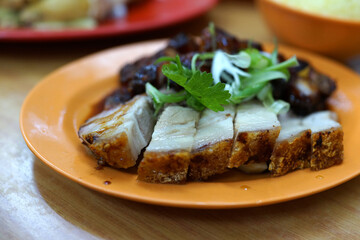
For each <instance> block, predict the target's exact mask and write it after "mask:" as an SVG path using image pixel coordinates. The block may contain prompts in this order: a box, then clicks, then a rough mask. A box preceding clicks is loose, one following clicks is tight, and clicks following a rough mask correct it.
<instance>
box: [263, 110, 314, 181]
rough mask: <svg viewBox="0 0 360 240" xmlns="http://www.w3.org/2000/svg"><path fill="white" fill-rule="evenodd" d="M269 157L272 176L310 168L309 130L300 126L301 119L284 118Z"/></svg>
mask: <svg viewBox="0 0 360 240" xmlns="http://www.w3.org/2000/svg"><path fill="white" fill-rule="evenodd" d="M280 123H281V131H280V134H279V137H278V138H277V140H276V144H275V146H274V150H273V152H272V155H271V157H270V160H271V161H270V164H269V171H270V174H271V175H272V176H282V175H285V174H286V173H288V172H290V171H293V170H295V169H304V168H308V167H310V158H311V130H310V129H309V128H308V127H306V126H303V125H302V119H301V118H297V117H292V118H285V119H284V120H281V121H280Z"/></svg>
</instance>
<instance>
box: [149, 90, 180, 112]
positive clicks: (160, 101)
mask: <svg viewBox="0 0 360 240" xmlns="http://www.w3.org/2000/svg"><path fill="white" fill-rule="evenodd" d="M145 87H146V94H147V95H148V96H150V97H151V98H152V99H153V102H154V108H155V115H157V114H158V112H159V111H160V109H161V108H162V107H163V106H164V104H165V103H177V102H181V101H184V100H185V99H186V95H185V92H184V91H181V92H178V93H171V94H165V93H162V92H160V91H159V90H157V89H156V88H155V87H154V86H153V85H151V84H150V83H146V85H145Z"/></svg>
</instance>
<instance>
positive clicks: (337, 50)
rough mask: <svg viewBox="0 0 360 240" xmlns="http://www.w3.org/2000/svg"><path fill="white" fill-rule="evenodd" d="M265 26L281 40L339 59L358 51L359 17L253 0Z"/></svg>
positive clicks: (359, 40) (359, 44) (269, 0)
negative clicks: (308, 11)
mask: <svg viewBox="0 0 360 240" xmlns="http://www.w3.org/2000/svg"><path fill="white" fill-rule="evenodd" d="M256 2H257V6H258V9H259V10H260V12H261V14H262V16H263V18H264V19H265V21H266V23H267V24H268V26H269V28H270V29H271V30H272V31H273V32H274V33H275V35H276V36H277V37H278V38H279V39H280V40H281V41H283V42H285V43H287V44H291V45H294V46H297V47H301V48H305V49H308V50H311V51H314V52H318V53H320V54H324V55H327V56H330V57H333V58H337V59H339V60H346V59H348V58H350V57H354V56H355V55H358V54H360V21H351V20H342V19H337V18H332V17H324V16H321V15H316V14H313V13H307V12H304V11H301V10H297V9H294V8H290V7H287V6H285V5H282V4H279V3H276V2H274V1H272V0H257V1H256Z"/></svg>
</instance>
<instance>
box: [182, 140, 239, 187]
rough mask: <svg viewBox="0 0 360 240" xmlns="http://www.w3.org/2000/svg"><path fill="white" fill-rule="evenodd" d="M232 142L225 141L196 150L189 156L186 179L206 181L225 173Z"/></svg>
mask: <svg viewBox="0 0 360 240" xmlns="http://www.w3.org/2000/svg"><path fill="white" fill-rule="evenodd" d="M232 145H233V140H225V141H221V142H218V143H215V144H213V145H210V146H204V147H203V148H201V149H197V150H196V151H194V152H193V153H192V155H191V161H190V166H189V174H188V177H189V178H190V179H192V180H206V179H207V178H208V177H210V176H213V175H215V174H220V173H224V172H226V171H227V165H228V162H229V157H230V154H231V149H232Z"/></svg>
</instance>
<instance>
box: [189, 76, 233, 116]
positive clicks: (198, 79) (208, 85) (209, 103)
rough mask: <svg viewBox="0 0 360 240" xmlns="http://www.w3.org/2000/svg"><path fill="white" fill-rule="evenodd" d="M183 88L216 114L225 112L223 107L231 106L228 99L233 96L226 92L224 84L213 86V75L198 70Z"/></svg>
mask: <svg viewBox="0 0 360 240" xmlns="http://www.w3.org/2000/svg"><path fill="white" fill-rule="evenodd" d="M183 87H184V89H185V90H186V91H188V92H189V93H190V94H191V95H192V96H193V97H194V98H196V100H198V101H199V102H200V103H202V104H203V105H204V106H205V107H207V108H209V109H211V110H213V111H215V112H218V111H224V107H223V106H221V105H226V104H229V102H228V99H229V98H230V96H231V94H230V93H229V91H226V90H224V88H225V84H224V83H217V84H216V85H213V78H212V75H211V73H207V72H200V71H199V70H198V71H196V72H195V73H194V74H193V76H192V77H191V78H190V79H189V80H188V82H187V83H186V84H185V85H183Z"/></svg>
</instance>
